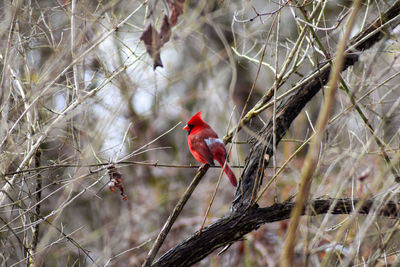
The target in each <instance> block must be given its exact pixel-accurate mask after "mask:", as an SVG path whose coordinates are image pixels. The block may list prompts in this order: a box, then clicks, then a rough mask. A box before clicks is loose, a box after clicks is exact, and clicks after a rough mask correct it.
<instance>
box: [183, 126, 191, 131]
mask: <svg viewBox="0 0 400 267" xmlns="http://www.w3.org/2000/svg"><path fill="white" fill-rule="evenodd" d="M182 129H183V130H186V131H189V130H190V128H189V126H187V125H185V127H183V128H182Z"/></svg>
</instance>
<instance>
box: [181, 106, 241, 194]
mask: <svg viewBox="0 0 400 267" xmlns="http://www.w3.org/2000/svg"><path fill="white" fill-rule="evenodd" d="M183 129H184V130H186V131H187V132H188V144H189V149H190V152H191V153H192V155H193V156H194V157H195V158H196V159H197V160H198V161H199V162H200V163H208V164H210V165H214V160H216V161H218V163H219V165H221V167H224V164H225V159H226V158H227V154H226V149H225V146H224V143H223V142H222V140H221V139H218V135H217V134H216V133H215V132H214V130H213V129H211V127H210V125H208V124H207V123H205V122H204V121H203V119H202V118H201V111H200V112H198V113H197V114H196V115H194V116H193V117H192V118H191V119H190V120H189V121H188V123H187V125H186V126H185V127H183ZM224 171H225V173H226V175H227V176H228V178H229V181H230V182H231V184H232V185H233V186H235V187H236V185H237V181H236V176H235V174H234V173H233V171H232V170H231V168H230V167H229V165H228V163H226V166H225V169H224Z"/></svg>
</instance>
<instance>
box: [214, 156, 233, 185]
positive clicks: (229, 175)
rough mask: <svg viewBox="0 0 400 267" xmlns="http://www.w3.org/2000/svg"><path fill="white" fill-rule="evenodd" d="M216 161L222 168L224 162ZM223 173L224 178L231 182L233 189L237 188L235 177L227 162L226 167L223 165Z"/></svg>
mask: <svg viewBox="0 0 400 267" xmlns="http://www.w3.org/2000/svg"><path fill="white" fill-rule="evenodd" d="M217 161H218V163H219V165H221V167H224V164H225V161H222V160H221V161H219V160H217ZM224 172H225V173H226V176H228V178H229V181H230V182H231V184H232V185H233V186H234V187H236V186H237V180H236V176H235V174H234V173H233V171H232V169H231V167H229V164H228V162H227V163H226V165H225V169H224Z"/></svg>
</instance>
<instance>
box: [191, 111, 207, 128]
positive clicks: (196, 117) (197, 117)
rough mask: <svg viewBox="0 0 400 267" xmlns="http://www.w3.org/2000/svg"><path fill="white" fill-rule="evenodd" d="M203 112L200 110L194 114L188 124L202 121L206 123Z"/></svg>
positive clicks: (196, 123)
mask: <svg viewBox="0 0 400 267" xmlns="http://www.w3.org/2000/svg"><path fill="white" fill-rule="evenodd" d="M201 112H202V111H199V112H197V113H196V114H194V115H193V117H191V118H190V120H189V121H188V123H187V124H188V125H198V124H201V123H204V121H203V119H202V118H201Z"/></svg>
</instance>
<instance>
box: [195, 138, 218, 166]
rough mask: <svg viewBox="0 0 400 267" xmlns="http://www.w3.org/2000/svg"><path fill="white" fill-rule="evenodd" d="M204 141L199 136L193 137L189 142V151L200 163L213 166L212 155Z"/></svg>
mask: <svg viewBox="0 0 400 267" xmlns="http://www.w3.org/2000/svg"><path fill="white" fill-rule="evenodd" d="M196 139H197V140H196ZM205 140H206V139H204V138H203V137H201V136H193V137H192V138H191V140H190V145H189V146H190V149H191V152H192V154H193V156H194V157H195V158H196V159H197V160H198V161H200V162H201V163H208V164H210V165H214V160H213V154H212V153H211V150H210V147H209V146H208V145H207V143H206V141H205Z"/></svg>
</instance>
